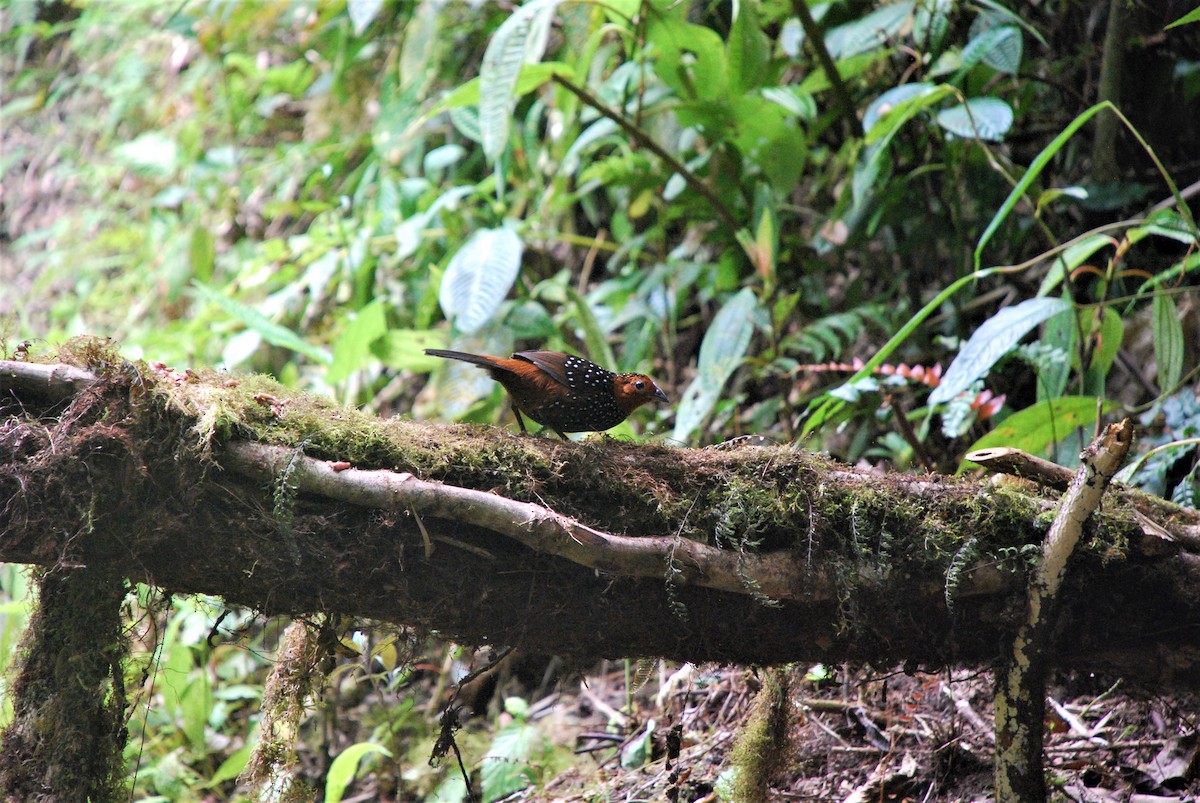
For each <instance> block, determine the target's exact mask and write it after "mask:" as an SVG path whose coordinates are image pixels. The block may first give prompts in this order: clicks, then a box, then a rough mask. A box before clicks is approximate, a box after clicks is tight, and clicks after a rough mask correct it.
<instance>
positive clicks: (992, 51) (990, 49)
mask: <svg viewBox="0 0 1200 803" xmlns="http://www.w3.org/2000/svg"><path fill="white" fill-rule="evenodd" d="M1023 47H1024V39H1023V37H1022V36H1021V29H1020V28H1018V27H1017V26H1016V25H997V26H995V27H993V28H988V29H987V30H986V31H984V32H983V33H981V34H980V35H979V36H976V37H975V38H974V39H972V40H971V41H970V42H967V46H966V47H964V48H963V51H962V57H961V58H962V66H963V67H964V68H965V69H969V68H971V67H974V66H975V65H976V64H978V63H979V62H981V61H982V62H983V63H984V64H987V65H988V66H989V67H991V68H992V69H994V70H996V71H998V72H1003V73H1009V74H1015V73H1016V72H1017V71H1018V70H1020V68H1021V53H1022V50H1023Z"/></svg>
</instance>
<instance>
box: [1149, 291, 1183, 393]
mask: <svg viewBox="0 0 1200 803" xmlns="http://www.w3.org/2000/svg"><path fill="white" fill-rule="evenodd" d="M1151 327H1152V329H1153V332H1154V358H1155V362H1156V363H1157V364H1158V389H1159V390H1160V391H1162V392H1163V393H1164V394H1166V393H1170V392H1171V391H1172V390H1174V389H1175V387H1176V386H1177V385H1178V384H1179V378H1180V377H1181V376H1182V375H1183V351H1184V347H1183V323H1182V322H1181V321H1180V320H1179V311H1178V310H1177V309H1176V308H1175V299H1173V298H1171V296H1169V295H1167V294H1166V293H1163V292H1161V291H1160V292H1157V293H1155V294H1154V305H1153V310H1152V317H1151Z"/></svg>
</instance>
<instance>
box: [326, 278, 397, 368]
mask: <svg viewBox="0 0 1200 803" xmlns="http://www.w3.org/2000/svg"><path fill="white" fill-rule="evenodd" d="M386 331H387V308H386V306H385V305H384V302H383V300H382V299H376V300H374V301H372V302H371V303H370V304H368V305H367V306H365V307H363V308H362V309H360V310H359V311H358V312H357V313H355V315H354V319H353V320H351V322H350V324H349V325H348V326H347V327H346V328H345V329H344V330H342V333H341V335H340V336H339V337H338V339H337V341H336V342H335V343H334V345H333V364H332V365H330V366H329V373H328V374H326V376H325V380H326V381H327V382H329V384H331V385H336V384H337V383H339V382H344V381H346V377H348V376H350V374H351V372H353V371H357V370H358V369H359V368H360V367H362V365H363V364H364V363H365V362H366V361H367V359H368V358H370V357H371V344H372V343H374V342H375V341H376V340H378V339H379V338H380V337H382V336H383V333H384V332H386Z"/></svg>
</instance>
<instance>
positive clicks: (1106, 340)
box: [1088, 307, 1125, 395]
mask: <svg viewBox="0 0 1200 803" xmlns="http://www.w3.org/2000/svg"><path fill="white" fill-rule="evenodd" d="M1124 338H1125V324H1124V323H1123V322H1122V321H1121V316H1120V315H1118V314H1117V311H1116V310H1115V309H1113V308H1112V307H1105V308H1104V317H1103V318H1102V319H1101V320H1100V332H1099V336H1098V341H1097V343H1096V350H1095V351H1094V352H1093V353H1092V364H1091V365H1090V366H1088V370H1089V372H1094V373H1095V374H1096V382H1097V387H1096V388H1095V392H1096V394H1097V395H1100V393H1101V392H1102V391H1103V389H1104V377H1106V376H1108V371H1109V369H1110V368H1112V364H1113V360H1115V359H1116V358H1117V351H1118V350H1119V349H1120V348H1121V341H1122V340H1123V339H1124Z"/></svg>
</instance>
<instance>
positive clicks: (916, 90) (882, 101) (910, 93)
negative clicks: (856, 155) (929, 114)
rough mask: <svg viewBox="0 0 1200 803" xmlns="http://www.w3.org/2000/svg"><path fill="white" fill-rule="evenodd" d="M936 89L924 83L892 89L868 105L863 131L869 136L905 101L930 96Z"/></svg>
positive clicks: (864, 113)
mask: <svg viewBox="0 0 1200 803" xmlns="http://www.w3.org/2000/svg"><path fill="white" fill-rule="evenodd" d="M935 88H936V87H935V85H934V84H929V83H923V82H918V83H914V84H904V85H902V86H894V87H892V88H891V89H889V90H887V91H886V92H884V93H883V94H882V95H880V96H879V97H877V98H875V100H873V101H871V102H870V103H869V104H867V110H866V111H865V112H863V131H866V132H867V133H868V134H869V133H870V132H871V129H873V128H874V127H875V124H876V123H877V122H879V121H880V120H882V119H883V118H884V117H885V116H886V115H887V113H888V112H890V111H891V110H892V109H894V108H896V107H897V106H899V105H900V104H901V103H904V102H905V101H908V100H912V99H913V98H919V97H921V96H922V95H928V94H929V93H930V92H932V91H933V90H934V89H935ZM910 116H911V115H910Z"/></svg>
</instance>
